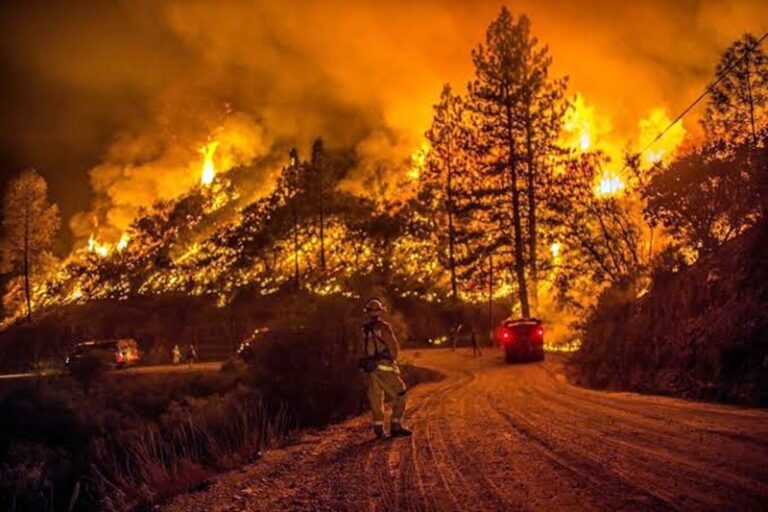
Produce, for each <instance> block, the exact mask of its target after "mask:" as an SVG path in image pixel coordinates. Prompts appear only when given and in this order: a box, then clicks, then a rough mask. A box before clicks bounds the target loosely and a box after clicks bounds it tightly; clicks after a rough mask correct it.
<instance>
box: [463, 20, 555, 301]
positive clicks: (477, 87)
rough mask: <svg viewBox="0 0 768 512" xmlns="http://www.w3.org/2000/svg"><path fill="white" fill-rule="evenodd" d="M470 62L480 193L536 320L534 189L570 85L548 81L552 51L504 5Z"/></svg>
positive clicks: (521, 294)
mask: <svg viewBox="0 0 768 512" xmlns="http://www.w3.org/2000/svg"><path fill="white" fill-rule="evenodd" d="M472 58H473V61H474V64H475V79H474V80H473V81H472V82H471V83H470V85H469V100H468V108H469V109H470V110H471V111H472V112H473V115H474V117H475V119H476V122H477V134H478V140H479V141H482V142H481V143H479V144H478V147H479V146H482V147H483V150H482V151H477V152H476V155H477V156H478V158H479V159H480V160H481V162H480V164H479V165H480V166H481V169H482V174H483V180H482V181H483V185H482V189H478V190H476V196H477V197H478V198H481V199H482V200H483V201H484V203H485V208H484V210H485V212H486V215H487V220H488V221H490V222H491V223H492V224H493V229H490V230H488V231H489V233H490V234H491V235H492V237H493V240H492V241H491V242H490V245H491V246H495V248H496V249H502V248H503V250H502V251H501V252H502V253H509V254H510V255H511V256H512V259H513V263H512V269H513V273H514V276H515V281H516V284H517V293H518V296H519V302H520V309H521V313H522V315H523V316H530V312H531V311H530V304H529V296H530V291H529V288H530V285H529V279H528V277H529V276H532V277H533V283H534V288H535V282H536V277H537V273H538V269H537V263H536V261H535V260H536V259H537V251H536V245H537V216H536V212H537V207H538V205H537V194H536V190H537V187H539V186H540V182H541V180H540V179H539V176H540V174H541V169H540V168H541V167H542V165H543V162H544V161H545V157H546V156H548V155H549V154H550V152H551V151H552V148H553V147H554V141H555V138H556V136H557V133H558V131H559V126H560V122H561V119H562V113H563V110H562V106H561V99H562V96H563V91H564V88H565V82H564V81H562V80H560V81H553V80H551V79H550V78H549V76H548V73H549V65H550V64H551V58H550V56H549V51H548V49H547V48H546V47H545V46H544V47H542V46H539V42H538V40H537V39H536V38H535V37H533V36H532V34H531V30H530V22H529V20H528V18H527V17H525V16H522V17H520V18H519V19H517V20H515V19H513V17H512V15H511V13H510V12H509V10H507V9H506V8H502V10H501V12H500V14H499V16H498V18H497V19H496V20H495V21H494V22H493V23H491V25H490V26H489V27H488V31H487V33H486V41H485V44H484V45H483V44H481V45H479V46H478V47H477V48H476V49H475V50H474V51H473V53H472ZM505 203H506V204H509V205H510V206H511V215H510V213H508V212H509V210H510V208H509V207H505ZM510 232H511V236H510V235H509V233H510ZM494 253H495V251H494ZM526 270H528V272H526ZM534 293H535V291H534Z"/></svg>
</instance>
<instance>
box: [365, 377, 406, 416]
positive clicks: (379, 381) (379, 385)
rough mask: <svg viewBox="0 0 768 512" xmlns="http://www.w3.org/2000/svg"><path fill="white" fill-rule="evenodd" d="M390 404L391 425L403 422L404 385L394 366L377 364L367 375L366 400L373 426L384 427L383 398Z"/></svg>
mask: <svg viewBox="0 0 768 512" xmlns="http://www.w3.org/2000/svg"><path fill="white" fill-rule="evenodd" d="M385 395H386V397H387V399H388V400H389V401H390V403H391V404H392V419H391V420H390V421H391V422H392V424H393V425H395V424H399V423H400V422H401V421H402V420H403V414H404V413H405V383H404V382H403V379H401V378H400V369H399V368H398V367H397V365H396V364H383V363H382V364H379V366H378V367H377V368H376V369H375V370H374V371H372V372H371V373H369V374H368V400H369V401H370V402H371V411H372V412H373V424H374V426H381V425H384V396H385Z"/></svg>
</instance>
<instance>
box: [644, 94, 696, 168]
mask: <svg viewBox="0 0 768 512" xmlns="http://www.w3.org/2000/svg"><path fill="white" fill-rule="evenodd" d="M670 121H671V120H670V119H669V116H667V112H666V111H665V110H664V109H663V108H657V109H655V110H653V111H652V112H651V114H650V115H649V116H648V117H647V118H645V119H641V120H640V122H639V123H638V128H639V129H640V137H639V139H638V146H639V149H640V150H642V149H644V148H646V147H647V146H648V145H649V144H651V142H653V145H652V146H651V147H650V148H648V149H647V150H646V151H645V153H644V154H643V162H644V163H645V164H646V165H648V166H651V165H653V164H655V163H658V162H661V161H662V160H663V159H665V158H667V157H669V156H672V155H674V154H675V151H676V150H677V148H678V147H679V146H680V144H682V142H683V139H685V134H686V130H685V128H684V127H683V122H682V121H678V122H677V123H675V124H674V125H673V126H672V128H670V129H669V130H668V131H667V132H666V133H665V134H664V137H662V138H661V139H659V140H657V141H655V142H654V139H655V138H656V137H657V136H658V134H659V133H661V131H662V130H663V129H665V128H666V127H667V126H669V123H670Z"/></svg>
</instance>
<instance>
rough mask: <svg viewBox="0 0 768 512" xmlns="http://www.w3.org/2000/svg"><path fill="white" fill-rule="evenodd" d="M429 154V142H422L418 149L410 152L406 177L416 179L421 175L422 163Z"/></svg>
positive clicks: (423, 163)
mask: <svg viewBox="0 0 768 512" xmlns="http://www.w3.org/2000/svg"><path fill="white" fill-rule="evenodd" d="M428 154H429V143H427V142H422V143H421V145H420V146H419V149H417V150H416V151H414V152H413V154H411V166H410V167H409V168H408V172H407V173H406V174H407V176H408V179H410V180H411V181H416V180H418V179H419V176H421V172H422V171H423V170H424V165H425V163H426V161H427V155H428Z"/></svg>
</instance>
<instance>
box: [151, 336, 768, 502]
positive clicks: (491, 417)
mask: <svg viewBox="0 0 768 512" xmlns="http://www.w3.org/2000/svg"><path fill="white" fill-rule="evenodd" d="M409 356H410V358H411V359H412V360H413V362H414V363H417V364H419V365H421V366H428V367H431V368H435V369H438V370H440V371H441V372H442V373H444V374H445V378H444V379H443V380H441V381H440V382H435V383H429V384H422V385H419V386H417V387H415V388H414V389H413V390H412V392H411V393H410V414H409V416H410V419H409V425H410V426H412V427H413V428H414V430H415V434H414V436H413V437H412V438H410V439H395V440H386V441H372V440H371V435H370V431H369V425H368V419H369V418H368V417H367V416H366V417H361V418H355V419H353V420H350V421H348V422H346V423H344V424H341V425H336V426H333V427H330V428H328V429H327V430H324V431H320V432H310V433H307V434H305V435H303V436H302V437H301V439H300V440H299V441H298V442H297V443H296V444H294V445H292V446H289V447H287V448H283V449H279V450H272V451H269V452H267V453H266V454H265V455H264V457H263V458H262V459H261V460H259V461H258V462H256V463H255V464H253V465H250V466H246V467H244V468H242V469H241V470H238V471H234V472H230V473H228V474H225V475H222V476H221V477H220V478H218V479H217V480H215V481H214V482H213V483H212V484H211V485H210V486H208V487H207V488H206V489H204V490H200V491H198V492H195V493H191V494H187V495H183V496H180V497H178V498H176V499H175V500H174V501H173V502H172V503H171V504H169V505H167V506H166V508H167V510H174V511H206V512H213V511H231V510H267V511H272V510H279V511H285V510H482V511H490V510H682V509H685V510H761V509H762V510H766V508H767V507H768V411H764V410H750V409H743V408H735V407H727V406H718V405H713V404H702V403H695V402H688V401H683V400H676V399H670V398H660V397H648V396H640V395H634V394H629V393H605V392H598V391H591V390H586V389H581V388H577V387H574V386H571V385H569V384H567V383H566V382H565V379H564V377H563V375H562V368H561V366H560V364H559V363H557V362H553V361H550V362H547V363H544V364H529V365H518V366H507V365H504V364H503V363H502V362H501V356H500V355H499V354H498V353H492V354H488V355H486V356H485V357H483V358H482V359H474V358H473V357H472V356H471V353H470V352H467V351H459V352H456V353H452V352H450V351H442V350H441V351H423V352H422V353H421V357H418V358H414V354H413V353H411V354H409Z"/></svg>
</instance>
